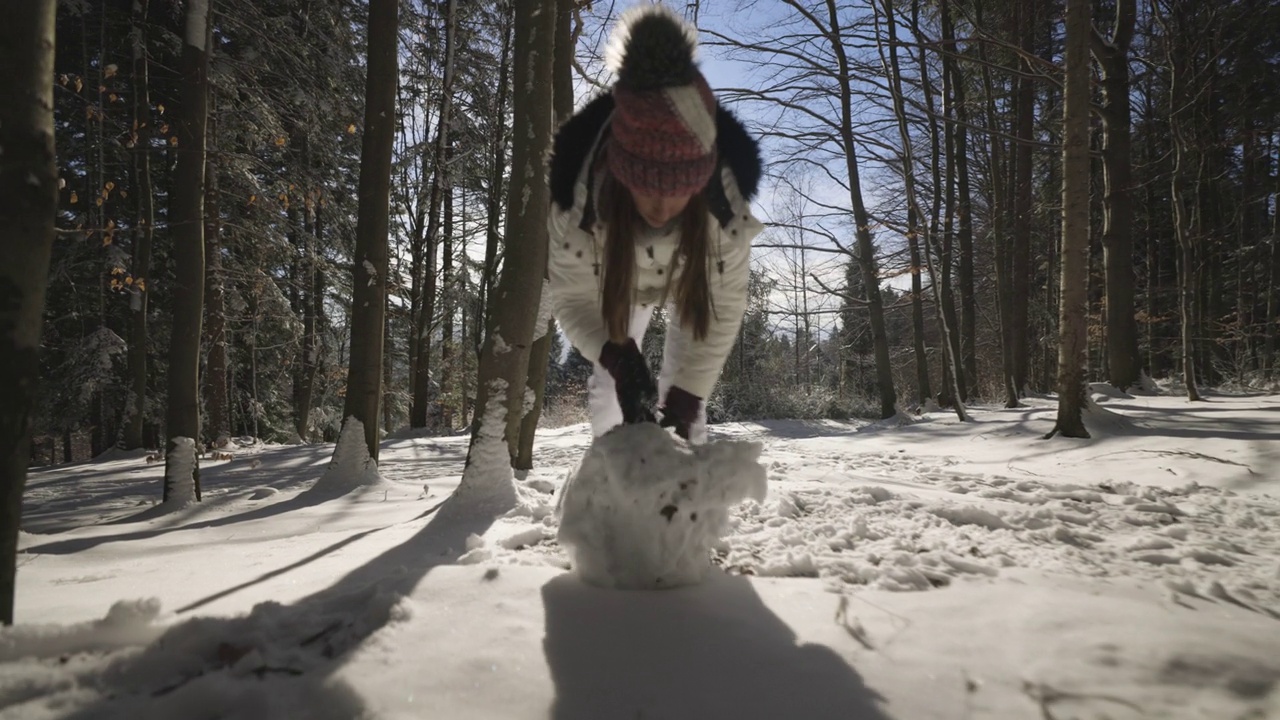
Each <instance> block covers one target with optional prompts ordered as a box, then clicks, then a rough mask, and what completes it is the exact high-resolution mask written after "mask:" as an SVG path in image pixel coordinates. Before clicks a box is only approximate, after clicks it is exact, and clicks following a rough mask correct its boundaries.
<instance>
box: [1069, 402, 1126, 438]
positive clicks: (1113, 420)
mask: <svg viewBox="0 0 1280 720" xmlns="http://www.w3.org/2000/svg"><path fill="white" fill-rule="evenodd" d="M1081 418H1082V419H1083V420H1084V426H1085V429H1087V430H1088V431H1089V435H1090V436H1092V437H1095V438H1097V437H1106V436H1108V435H1124V434H1129V433H1132V432H1133V431H1134V429H1135V426H1134V423H1133V421H1132V420H1130V419H1129V418H1127V417H1125V416H1124V415H1121V414H1120V413H1118V412H1114V411H1112V410H1108V409H1107V408H1104V407H1102V406H1101V405H1099V404H1098V401H1097V399H1096V398H1094V396H1093V394H1092V393H1086V400H1085V411H1084V412H1083V413H1082V414H1081Z"/></svg>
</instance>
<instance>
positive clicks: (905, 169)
mask: <svg viewBox="0 0 1280 720" xmlns="http://www.w3.org/2000/svg"><path fill="white" fill-rule="evenodd" d="M883 3H884V4H883V6H882V7H883V9H884V13H885V27H886V28H887V29H888V31H889V39H888V45H889V67H888V71H889V73H888V74H889V82H890V92H891V94H892V96H893V111H894V115H895V116H896V117H897V120H898V137H899V139H900V140H901V142H902V155H901V160H902V182H903V187H904V189H905V190H906V195H907V212H908V213H909V215H910V216H911V217H919V216H920V203H919V200H918V198H917V196H916V182H915V162H914V158H913V155H912V150H911V133H910V131H909V129H908V127H907V111H906V106H905V101H904V100H903V95H902V72H901V70H900V68H899V66H898V29H897V20H896V19H895V18H894V15H893V0H883ZM917 232H923V234H924V249H925V253H924V257H925V262H926V263H927V264H928V267H929V279H930V285H932V286H933V306H934V314H935V315H936V316H937V320H938V327H939V329H941V331H942V342H941V345H942V357H943V362H945V363H946V370H947V371H948V372H947V373H944V376H945V375H949V376H950V380H951V386H950V387H949V388H947V391H946V393H945V394H948V395H950V396H951V400H952V404H953V406H954V407H955V411H956V415H957V417H959V418H960V420H961V422H964V421H967V420H968V419H969V417H968V415H967V414H966V413H965V409H964V402H963V400H961V392H960V387H959V382H958V381H959V373H958V372H957V370H958V369H959V368H958V367H957V363H956V354H955V352H954V349H953V348H954V343H953V342H952V334H951V328H952V326H951V325H950V324H949V322H948V318H947V317H946V313H945V312H944V303H943V297H942V282H943V281H942V280H941V278H940V277H939V273H938V271H937V269H936V268H934V263H933V249H934V248H933V247H932V245H933V243H931V242H930V237H929V235H930V234H929V230H928V228H927V227H925V226H923V225H922V226H921V228H920V229H917V228H913V227H911V228H908V229H907V233H908V234H909V235H910V234H915V233H917Z"/></svg>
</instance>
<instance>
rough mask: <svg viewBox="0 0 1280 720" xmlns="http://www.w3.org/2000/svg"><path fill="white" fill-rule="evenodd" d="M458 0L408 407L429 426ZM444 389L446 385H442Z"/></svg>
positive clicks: (415, 422) (448, 33) (451, 18)
mask: <svg viewBox="0 0 1280 720" xmlns="http://www.w3.org/2000/svg"><path fill="white" fill-rule="evenodd" d="M457 4H458V3H457V0H447V4H446V8H445V17H444V22H445V45H444V78H443V81H442V83H441V87H440V110H439V113H438V114H437V116H436V142H435V148H434V150H433V152H432V155H433V157H434V159H435V173H434V174H433V176H432V179H431V197H430V200H429V201H428V203H429V204H428V206H427V239H426V243H427V246H426V252H427V256H426V266H427V267H426V273H427V274H426V278H425V282H424V283H423V285H422V287H423V292H422V304H421V308H420V310H419V316H418V318H417V321H416V323H415V327H414V338H415V341H416V342H417V343H418V351H417V363H416V365H415V367H414V376H413V404H412V405H411V406H410V408H409V426H410V427H415V428H421V427H426V426H427V414H428V408H429V407H430V405H431V400H432V398H431V324H432V322H433V321H434V320H435V294H436V292H435V291H436V273H435V270H436V267H435V265H436V262H435V261H436V247H437V246H438V245H439V242H440V238H439V232H440V206H441V204H442V200H443V197H444V188H445V187H447V186H448V183H449V172H448V167H449V165H448V162H447V160H448V150H449V136H450V128H449V116H450V114H451V111H452V109H453V75H454V72H453V63H454V56H455V55H456V54H457V49H456V47H455V45H456V42H455V36H456V34H457V33H456V29H457V25H458V18H457V16H458V12H457ZM441 389H442V390H443V388H441Z"/></svg>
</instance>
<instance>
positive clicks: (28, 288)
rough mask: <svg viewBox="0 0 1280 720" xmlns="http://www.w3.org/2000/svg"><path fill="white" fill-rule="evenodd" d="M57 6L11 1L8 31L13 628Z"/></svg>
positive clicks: (0, 419)
mask: <svg viewBox="0 0 1280 720" xmlns="http://www.w3.org/2000/svg"><path fill="white" fill-rule="evenodd" d="M55 6H56V3H55V2H54V0H23V2H19V3H12V4H11V5H10V6H9V8H8V12H7V13H6V17H5V21H4V23H3V24H0V74H2V76H3V77H4V79H5V83H6V84H7V87H8V90H9V96H8V98H7V99H6V101H5V102H4V103H0V148H4V156H3V158H4V162H2V163H0V197H3V198H4V202H0V227H3V228H5V240H4V241H3V242H0V397H3V398H5V400H4V402H0V493H3V499H2V500H0V503H2V504H0V624H4V625H12V624H13V605H14V588H15V581H16V575H17V557H18V527H19V525H20V521H21V517H22V492H23V489H24V487H25V486H26V482H27V462H28V460H29V458H30V454H29V453H30V444H31V412H32V410H33V409H34V407H35V402H36V390H37V389H38V387H39V384H40V357H39V353H40V330H41V323H42V315H43V313H44V296H45V288H46V285H47V282H48V276H49V255H50V252H51V249H52V247H53V235H54V219H55V217H56V216H57V210H58V172H57V167H56V166H55V164H54V158H55V154H54V142H53V141H54V133H53V56H54V27H55V23H54V15H55Z"/></svg>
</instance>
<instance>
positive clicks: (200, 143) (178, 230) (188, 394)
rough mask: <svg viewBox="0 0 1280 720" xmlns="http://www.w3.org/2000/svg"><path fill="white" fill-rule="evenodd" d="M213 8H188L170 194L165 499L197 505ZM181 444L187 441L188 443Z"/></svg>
mask: <svg viewBox="0 0 1280 720" xmlns="http://www.w3.org/2000/svg"><path fill="white" fill-rule="evenodd" d="M209 8H210V1H209V0H190V1H189V2H188V3H187V13H186V30H185V38H184V42H183V45H182V60H181V70H182V84H181V88H180V90H179V96H178V100H179V103H178V107H177V108H176V109H175V110H174V111H172V118H173V121H174V124H175V126H176V128H177V133H176V138H177V141H178V149H177V158H178V160H177V164H176V165H175V166H174V169H173V184H172V189H171V190H170V205H169V224H170V227H171V233H170V234H171V235H172V236H173V266H174V280H173V284H174V286H173V329H172V331H171V335H170V341H169V408H168V412H167V413H166V421H165V425H166V427H165V434H166V436H167V437H168V441H167V442H166V443H165V468H164V499H165V500H166V501H170V500H173V501H175V502H186V501H188V500H189V499H192V498H194V499H195V500H200V460H199V453H198V452H196V447H195V444H196V443H199V442H200V439H201V437H200V331H201V325H202V320H203V318H202V317H201V316H202V315H203V313H204V165H205V125H206V122H207V120H208V112H207V110H208V100H209V44H210V38H211V37H212V28H211V26H210V23H209V20H210V12H209ZM184 438H189V439H190V443H188V442H186V441H185V440H184Z"/></svg>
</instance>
